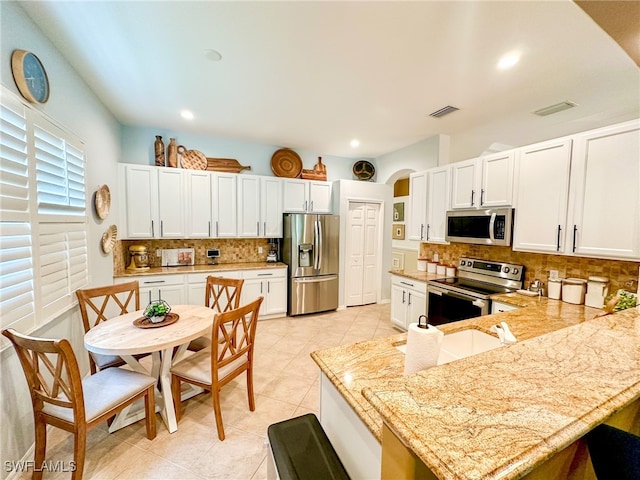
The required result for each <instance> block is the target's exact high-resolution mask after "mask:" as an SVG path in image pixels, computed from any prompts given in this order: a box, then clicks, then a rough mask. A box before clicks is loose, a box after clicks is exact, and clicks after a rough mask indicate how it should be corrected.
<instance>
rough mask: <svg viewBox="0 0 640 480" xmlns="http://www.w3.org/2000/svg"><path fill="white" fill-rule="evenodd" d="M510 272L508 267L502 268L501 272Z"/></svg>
mask: <svg viewBox="0 0 640 480" xmlns="http://www.w3.org/2000/svg"><path fill="white" fill-rule="evenodd" d="M510 270H511V269H510V268H509V267H502V271H503V272H504V273H509V271H510Z"/></svg>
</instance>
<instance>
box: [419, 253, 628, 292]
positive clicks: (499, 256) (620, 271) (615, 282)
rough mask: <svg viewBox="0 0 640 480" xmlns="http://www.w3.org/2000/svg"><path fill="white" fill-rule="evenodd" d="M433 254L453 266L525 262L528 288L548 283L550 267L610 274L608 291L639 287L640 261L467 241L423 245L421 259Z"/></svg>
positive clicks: (563, 272)
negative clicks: (516, 249) (465, 261)
mask: <svg viewBox="0 0 640 480" xmlns="http://www.w3.org/2000/svg"><path fill="white" fill-rule="evenodd" d="M434 253H437V254H438V257H439V261H440V263H444V264H446V265H453V266H457V265H458V261H459V259H460V257H469V258H477V259H480V260H494V261H498V262H509V263H515V264H517V265H524V266H525V279H524V281H525V287H528V286H529V284H530V283H531V282H532V281H533V280H536V279H538V280H540V281H541V282H544V284H545V286H546V284H547V281H548V278H549V270H558V275H559V276H560V277H561V278H569V277H574V278H584V279H585V280H586V279H587V278H588V277H589V276H591V275H597V276H599V277H608V278H609V280H610V289H609V291H611V292H615V291H616V290H618V289H619V288H624V289H625V290H629V291H632V292H635V291H637V288H638V268H639V267H640V262H627V261H623V260H604V259H600V258H586V257H570V256H565V255H550V254H544V253H527V252H514V251H513V250H511V248H510V247H497V246H486V245H468V244H465V243H452V244H451V245H435V244H431V243H421V244H420V257H421V258H428V259H430V260H431V259H433V254H434Z"/></svg>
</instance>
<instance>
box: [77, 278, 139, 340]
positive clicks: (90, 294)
mask: <svg viewBox="0 0 640 480" xmlns="http://www.w3.org/2000/svg"><path fill="white" fill-rule="evenodd" d="M76 296H77V297H78V305H79V307H80V314H81V315H82V323H83V325H84V331H85V333H86V332H88V331H89V330H90V329H91V328H93V327H95V326H96V325H98V324H99V323H100V322H104V321H106V320H108V319H109V318H110V317H115V316H118V315H124V314H125V313H129V312H133V311H136V310H140V286H139V284H138V282H137V281H133V282H127V283H120V284H114V285H107V286H104V287H95V288H85V289H81V290H77V291H76Z"/></svg>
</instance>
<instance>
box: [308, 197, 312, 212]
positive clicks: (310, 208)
mask: <svg viewBox="0 0 640 480" xmlns="http://www.w3.org/2000/svg"><path fill="white" fill-rule="evenodd" d="M309 211H310V212H313V200H311V204H310V205H309Z"/></svg>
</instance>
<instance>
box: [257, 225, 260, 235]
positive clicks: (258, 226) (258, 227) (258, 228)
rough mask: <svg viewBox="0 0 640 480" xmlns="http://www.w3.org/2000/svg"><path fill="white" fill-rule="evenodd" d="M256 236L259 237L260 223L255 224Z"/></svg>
mask: <svg viewBox="0 0 640 480" xmlns="http://www.w3.org/2000/svg"><path fill="white" fill-rule="evenodd" d="M256 236H258V237H259V236H260V222H256Z"/></svg>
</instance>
